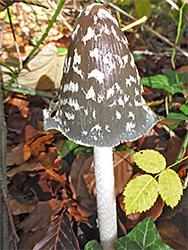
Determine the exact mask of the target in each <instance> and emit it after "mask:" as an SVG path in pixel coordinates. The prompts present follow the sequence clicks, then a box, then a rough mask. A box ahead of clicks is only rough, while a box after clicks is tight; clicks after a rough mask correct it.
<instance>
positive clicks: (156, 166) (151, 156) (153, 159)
mask: <svg viewBox="0 0 188 250" xmlns="http://www.w3.org/2000/svg"><path fill="white" fill-rule="evenodd" d="M133 160H134V161H135V163H136V164H137V165H138V167H139V168H141V169H142V170H144V171H146V172H148V173H151V174H156V173H159V172H161V171H162V170H164V169H165V167H166V160H165V158H164V157H163V155H162V154H160V153H159V152H158V151H155V150H150V149H146V150H140V151H139V152H137V153H135V154H134V155H133Z"/></svg>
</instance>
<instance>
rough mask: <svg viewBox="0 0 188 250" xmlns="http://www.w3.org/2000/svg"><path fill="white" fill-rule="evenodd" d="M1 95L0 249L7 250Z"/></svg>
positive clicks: (0, 100)
mask: <svg viewBox="0 0 188 250" xmlns="http://www.w3.org/2000/svg"><path fill="white" fill-rule="evenodd" d="M2 106H3V104H2V95H1V88H0V249H8V223H7V208H6V203H5V200H4V195H3V190H4V189H5V185H4V183H6V160H5V155H6V133H5V127H4V115H3V107H2Z"/></svg>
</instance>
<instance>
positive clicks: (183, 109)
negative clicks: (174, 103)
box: [180, 103, 188, 115]
mask: <svg viewBox="0 0 188 250" xmlns="http://www.w3.org/2000/svg"><path fill="white" fill-rule="evenodd" d="M180 110H181V112H183V113H184V114H185V115H188V103H187V104H183V105H181V107H180Z"/></svg>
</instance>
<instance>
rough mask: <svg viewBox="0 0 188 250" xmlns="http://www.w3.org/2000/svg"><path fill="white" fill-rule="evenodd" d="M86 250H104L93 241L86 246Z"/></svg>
mask: <svg viewBox="0 0 188 250" xmlns="http://www.w3.org/2000/svg"><path fill="white" fill-rule="evenodd" d="M84 250H103V248H102V247H101V245H100V244H99V243H98V242H97V241H96V240H91V241H89V242H88V243H87V244H86V245H85V247H84Z"/></svg>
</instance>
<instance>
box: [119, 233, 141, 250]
mask: <svg viewBox="0 0 188 250" xmlns="http://www.w3.org/2000/svg"><path fill="white" fill-rule="evenodd" d="M127 236H128V235H127ZM127 236H125V237H121V238H119V239H118V240H116V241H115V250H116V249H117V250H130V249H136V250H142V249H143V248H142V247H141V246H140V245H139V244H138V243H137V242H136V240H131V239H129V238H128V237H127Z"/></svg>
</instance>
